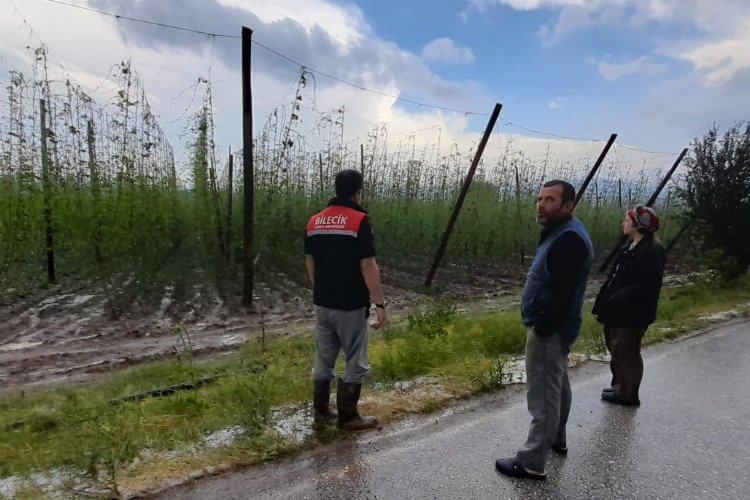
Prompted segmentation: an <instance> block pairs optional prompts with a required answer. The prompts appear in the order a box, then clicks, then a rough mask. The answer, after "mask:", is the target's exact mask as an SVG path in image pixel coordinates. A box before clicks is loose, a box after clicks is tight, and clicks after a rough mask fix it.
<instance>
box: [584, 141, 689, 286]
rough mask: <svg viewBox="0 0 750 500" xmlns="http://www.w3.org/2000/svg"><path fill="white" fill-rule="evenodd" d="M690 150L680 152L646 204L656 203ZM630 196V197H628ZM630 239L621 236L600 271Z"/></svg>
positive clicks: (605, 268) (604, 268) (604, 269)
mask: <svg viewBox="0 0 750 500" xmlns="http://www.w3.org/2000/svg"><path fill="white" fill-rule="evenodd" d="M687 152H688V148H685V149H683V150H682V152H681V153H680V156H678V157H677V159H676V160H675V162H674V163H673V164H672V168H670V169H669V172H667V175H665V176H664V178H663V179H662V180H661V182H660V183H659V186H657V188H656V191H654V194H652V195H651V198H649V199H648V201H647V202H646V204H645V205H644V206H646V207H651V206H653V205H654V203H656V199H657V198H658V197H659V194H660V193H661V191H662V189H664V186H666V185H667V182H669V179H671V178H672V174H674V171H675V170H677V167H678V166H679V164H680V163H681V162H682V159H683V158H685V155H686V154H687ZM628 198H629V197H628ZM626 241H628V237H627V236H622V237H620V240H619V241H618V242H617V245H615V247H614V248H613V249H612V251H610V252H609V255H607V258H606V259H604V262H602V265H601V266H599V272H600V273H603V272H604V271H606V270H607V267H609V264H610V263H611V262H612V260H614V258H615V257H617V255H618V254H619V253H620V249H621V248H622V246H623V245H624V244H625V242H626Z"/></svg>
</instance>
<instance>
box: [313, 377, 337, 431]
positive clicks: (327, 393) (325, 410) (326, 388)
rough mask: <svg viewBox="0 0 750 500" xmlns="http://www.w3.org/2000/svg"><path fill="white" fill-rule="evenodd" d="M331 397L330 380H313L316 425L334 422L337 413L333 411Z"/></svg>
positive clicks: (320, 425)
mask: <svg viewBox="0 0 750 500" xmlns="http://www.w3.org/2000/svg"><path fill="white" fill-rule="evenodd" d="M330 398H331V381H330V380H313V415H314V417H313V418H314V422H315V426H316V427H322V426H326V425H328V424H332V423H333V421H334V420H336V417H338V415H336V413H334V412H332V411H331V408H330V407H329V406H328V401H329V399H330Z"/></svg>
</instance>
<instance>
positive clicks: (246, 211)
mask: <svg viewBox="0 0 750 500" xmlns="http://www.w3.org/2000/svg"><path fill="white" fill-rule="evenodd" d="M252 36H253V30H251V29H250V28H247V27H245V26H243V27H242V169H243V172H242V178H243V189H244V197H243V215H244V217H243V221H244V223H243V238H242V243H243V245H242V276H243V283H242V303H243V304H245V305H246V306H249V305H250V304H252V303H253V250H254V248H253V247H254V245H253V201H254V190H255V182H254V179H253V95H252V88H251V86H250V62H251V61H250V57H251V51H250V48H251V42H252Z"/></svg>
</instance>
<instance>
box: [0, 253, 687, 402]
mask: <svg viewBox="0 0 750 500" xmlns="http://www.w3.org/2000/svg"><path fill="white" fill-rule="evenodd" d="M422 267H423V266H418V265H406V264H403V263H398V264H396V263H385V264H384V265H383V266H382V268H383V271H384V272H383V281H384V284H385V291H386V296H387V297H388V301H389V304H390V305H389V311H390V313H391V314H392V315H394V316H396V317H397V316H398V315H399V314H402V313H403V312H404V311H406V310H408V308H409V306H410V304H412V303H413V301H414V300H416V299H418V298H424V297H426V295H425V291H427V293H430V295H432V296H435V295H441V294H449V296H450V297H451V298H452V299H453V300H455V301H456V302H457V303H458V304H459V307H461V308H462V309H470V310H503V309H508V308H511V307H515V306H516V305H517V304H518V299H519V294H520V290H521V287H522V286H523V281H524V278H525V276H524V274H525V273H524V269H522V268H521V267H520V266H519V267H518V268H516V269H508V268H491V267H473V266H472V267H470V266H458V265H454V266H447V267H445V268H443V269H441V270H440V271H439V273H438V275H437V277H436V279H435V282H434V283H433V287H432V289H431V290H425V289H424V288H423V287H422V286H421V284H422V282H423V280H424V269H423V268H422ZM682 281H685V280H684V278H681V277H680V275H679V274H678V275H677V276H676V277H674V278H672V279H671V282H672V283H675V282H677V283H679V282H682ZM600 283H601V276H598V275H596V276H592V279H591V280H590V283H589V291H588V295H589V296H592V295H593V294H595V293H596V291H597V290H598V288H599V284H600ZM257 289H258V290H260V293H261V294H262V302H263V304H264V307H263V311H262V314H261V310H260V307H259V304H257V303H256V305H255V307H254V308H253V309H252V310H247V309H244V308H242V307H239V306H236V305H234V306H233V305H229V304H226V303H223V302H222V301H221V300H220V299H218V298H210V299H209V298H207V297H205V296H204V297H196V299H195V300H194V301H191V302H188V303H180V304H176V303H174V302H173V301H172V300H171V298H170V296H169V293H168V292H169V291H168V290H167V291H166V292H165V294H164V296H163V298H162V299H161V303H160V307H158V308H152V309H156V310H155V311H154V312H149V313H138V312H130V313H124V314H122V315H120V317H119V318H117V319H113V318H111V316H109V315H108V314H107V312H106V311H107V307H106V299H105V297H104V296H103V294H101V293H99V294H97V293H94V292H92V293H89V294H85V293H77V294H72V293H68V294H64V293H59V294H52V295H50V296H48V297H46V298H43V299H38V300H34V299H25V300H20V301H16V302H15V303H12V304H9V305H0V392H7V391H12V390H17V389H19V388H29V387H34V386H41V385H49V384H56V383H62V382H64V383H66V384H69V383H74V382H83V381H87V380H92V379H94V378H96V377H97V375H98V374H101V373H103V372H108V371H112V370H115V369H118V368H124V367H127V366H131V365H135V364H139V363H144V362H148V361H153V360H157V359H163V358H166V357H169V356H173V355H174V354H175V353H176V352H178V351H180V350H182V346H181V342H180V339H179V338H178V336H177V335H175V330H176V328H178V326H180V325H184V327H185V328H186V329H187V331H188V333H189V334H190V338H191V340H192V342H193V346H194V349H193V350H194V353H196V354H197V355H199V356H207V355H211V354H216V353H221V352H227V351H231V350H233V349H236V348H238V347H239V346H240V345H242V344H243V343H244V342H246V341H247V340H249V339H253V338H256V337H259V336H260V335H261V326H262V324H263V326H265V329H266V331H267V333H268V334H269V335H276V336H279V335H284V336H285V335H293V334H297V333H300V332H306V331H310V330H311V329H312V317H313V309H312V298H311V292H310V290H308V289H306V288H302V287H299V286H296V285H294V284H292V283H288V284H286V285H285V287H284V288H283V289H282V290H280V291H279V290H276V291H272V290H270V289H269V288H268V287H264V286H263V285H262V284H261V285H259V286H258V287H257ZM258 302H259V301H258Z"/></svg>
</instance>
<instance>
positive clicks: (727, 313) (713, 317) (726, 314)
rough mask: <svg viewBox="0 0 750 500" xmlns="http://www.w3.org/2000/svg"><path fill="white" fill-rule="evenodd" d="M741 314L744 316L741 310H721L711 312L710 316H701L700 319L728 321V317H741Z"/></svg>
mask: <svg viewBox="0 0 750 500" xmlns="http://www.w3.org/2000/svg"><path fill="white" fill-rule="evenodd" d="M740 316H742V314H741V313H740V312H739V311H737V310H735V309H730V310H729V311H721V312H718V313H714V314H709V315H708V316H701V317H699V318H698V319H701V320H707V321H726V320H728V319H733V318H739V317H740Z"/></svg>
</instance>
